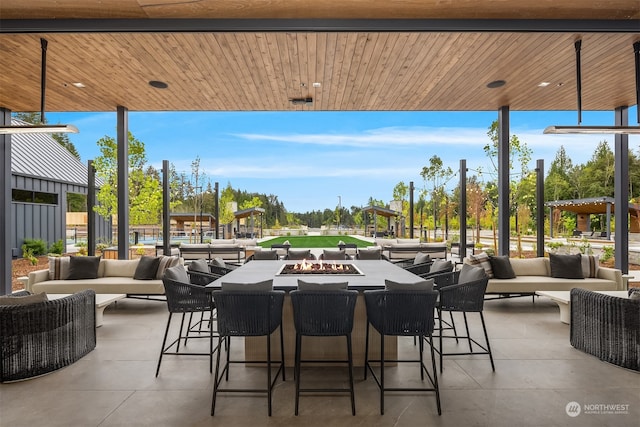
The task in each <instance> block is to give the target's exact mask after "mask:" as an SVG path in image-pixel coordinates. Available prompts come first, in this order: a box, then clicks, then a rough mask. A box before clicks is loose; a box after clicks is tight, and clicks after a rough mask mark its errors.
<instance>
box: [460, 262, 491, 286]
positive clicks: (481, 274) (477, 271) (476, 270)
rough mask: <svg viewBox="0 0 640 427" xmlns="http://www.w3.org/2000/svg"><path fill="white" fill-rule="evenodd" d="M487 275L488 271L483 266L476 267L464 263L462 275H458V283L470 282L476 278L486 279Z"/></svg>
mask: <svg viewBox="0 0 640 427" xmlns="http://www.w3.org/2000/svg"><path fill="white" fill-rule="evenodd" d="M485 277H487V273H486V271H485V270H484V268H482V267H474V266H473V265H470V264H462V269H461V270H460V275H459V276H458V283H470V282H475V281H476V280H480V279H484V278H485Z"/></svg>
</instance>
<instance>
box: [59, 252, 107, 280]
mask: <svg viewBox="0 0 640 427" xmlns="http://www.w3.org/2000/svg"><path fill="white" fill-rule="evenodd" d="M98 267H100V257H99V256H72V257H71V258H70V260H69V275H68V276H67V280H80V279H97V278H98Z"/></svg>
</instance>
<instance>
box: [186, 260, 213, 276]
mask: <svg viewBox="0 0 640 427" xmlns="http://www.w3.org/2000/svg"><path fill="white" fill-rule="evenodd" d="M189 271H197V272H200V273H209V264H207V260H206V259H196V260H193V261H191V264H189Z"/></svg>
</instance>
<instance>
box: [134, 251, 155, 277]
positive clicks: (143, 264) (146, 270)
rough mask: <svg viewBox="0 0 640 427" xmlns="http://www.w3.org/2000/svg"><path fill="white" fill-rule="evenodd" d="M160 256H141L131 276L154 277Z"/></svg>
mask: <svg viewBox="0 0 640 427" xmlns="http://www.w3.org/2000/svg"><path fill="white" fill-rule="evenodd" d="M159 265H160V258H158V257H155V256H142V257H141V258H140V262H138V266H137V267H136V271H135V273H133V278H134V279H136V280H153V279H155V278H156V273H157V272H158V266H159Z"/></svg>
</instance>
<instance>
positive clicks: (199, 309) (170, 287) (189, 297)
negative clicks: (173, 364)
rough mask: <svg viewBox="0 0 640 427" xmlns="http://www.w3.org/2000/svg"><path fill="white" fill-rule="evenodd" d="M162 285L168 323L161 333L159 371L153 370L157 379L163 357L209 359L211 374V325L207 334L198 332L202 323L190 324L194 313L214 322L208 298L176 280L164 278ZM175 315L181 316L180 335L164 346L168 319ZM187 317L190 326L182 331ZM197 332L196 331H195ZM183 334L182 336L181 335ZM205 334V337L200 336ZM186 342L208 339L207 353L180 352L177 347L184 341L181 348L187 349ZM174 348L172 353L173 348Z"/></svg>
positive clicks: (202, 290) (202, 291)
mask: <svg viewBox="0 0 640 427" xmlns="http://www.w3.org/2000/svg"><path fill="white" fill-rule="evenodd" d="M162 283H163V284H164V292H165V294H166V296H167V309H168V310H169V319H168V320H167V328H166V329H165V332H164V338H163V340H162V347H161V349H160V357H159V358H158V367H157V369H156V377H157V376H158V373H159V372H160V364H161V363H162V357H163V356H164V355H173V356H176V355H180V356H209V372H212V371H213V353H214V352H215V348H214V347H213V337H214V328H213V324H211V321H210V322H209V323H210V324H209V327H208V328H207V329H206V330H202V329H201V328H200V326H201V322H198V323H197V324H196V325H192V324H191V318H192V315H193V313H204V312H207V313H209V319H214V314H213V310H214V308H215V306H214V304H213V301H212V299H211V294H210V293H209V292H208V291H207V290H206V289H205V288H204V287H203V286H200V285H194V284H191V283H182V282H177V281H175V280H171V279H168V278H166V277H164V278H163V279H162ZM174 314H182V320H181V321H180V331H179V332H178V336H177V338H175V339H174V340H173V341H172V342H171V343H170V344H168V345H167V337H168V335H169V329H170V327H171V318H172V317H173V315H174ZM186 314H189V322H188V323H187V327H186V329H185V328H184V319H185V315H186ZM196 327H197V328H198V330H196V329H195V328H196ZM183 332H184V334H183ZM203 333H204V335H203ZM189 338H208V339H209V351H208V352H206V353H203V352H193V351H180V343H181V342H182V340H184V346H185V347H186V346H187V341H188V339H189ZM174 346H175V351H174V350H173V347H174Z"/></svg>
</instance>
